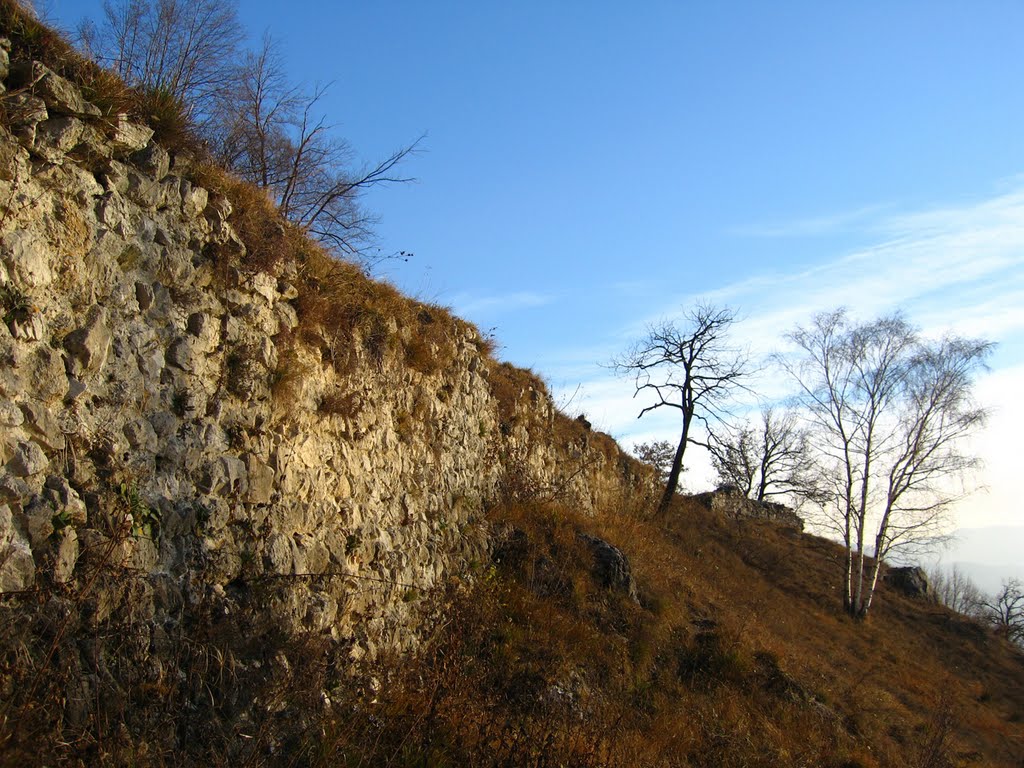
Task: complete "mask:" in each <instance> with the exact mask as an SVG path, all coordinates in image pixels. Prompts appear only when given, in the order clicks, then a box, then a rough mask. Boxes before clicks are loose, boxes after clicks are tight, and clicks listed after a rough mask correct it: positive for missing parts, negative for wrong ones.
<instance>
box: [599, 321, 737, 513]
mask: <svg viewBox="0 0 1024 768" xmlns="http://www.w3.org/2000/svg"><path fill="white" fill-rule="evenodd" d="M684 320H685V324H684V325H683V326H679V325H677V324H676V323H675V322H673V321H671V320H663V321H661V322H659V323H656V324H654V325H651V326H649V327H648V329H647V335H646V336H644V338H643V339H641V340H639V341H638V342H636V343H635V344H633V346H632V347H630V349H629V350H627V351H626V353H625V354H624V355H622V356H621V357H619V358H617V359H616V360H614V361H613V364H614V366H615V368H616V370H618V371H619V372H620V373H622V374H624V375H628V376H630V377H631V378H632V379H633V383H634V387H635V391H634V393H633V396H634V397H636V396H638V395H640V394H643V395H645V396H652V397H653V398H654V403H653V404H652V405H648V406H646V407H645V408H643V409H642V410H641V411H640V414H639V416H638V418H639V417H642V416H643V415H644V414H646V413H649V412H650V411H653V410H655V409H657V408H671V409H674V410H677V411H679V414H680V415H681V416H682V419H683V428H682V433H681V434H680V436H679V442H678V444H677V447H676V450H675V454H674V456H673V458H672V465H671V467H670V468H669V474H668V479H667V480H666V482H665V492H664V493H663V494H662V497H661V501H660V502H659V504H658V514H659V515H662V514H664V513H665V512H666V511H667V510H668V507H669V504H670V503H671V502H672V498H673V496H674V495H675V492H676V486H677V485H678V483H679V473H680V471H681V470H682V466H683V455H684V454H685V452H686V447H687V445H689V444H690V443H692V442H698V440H697V436H696V433H695V432H694V422H700V423H702V424H703V425H704V426H705V427H707V426H708V422H709V421H716V420H718V419H719V418H720V416H721V413H722V411H723V408H724V406H725V403H726V401H727V400H728V399H729V398H730V397H731V395H732V394H733V393H734V391H735V390H736V389H737V388H738V387H742V385H743V384H742V382H743V379H744V377H745V376H746V375H747V367H748V362H747V357H746V355H745V354H743V353H742V352H740V351H739V350H737V349H734V348H733V347H731V346H730V345H729V343H728V334H729V330H730V328H732V325H733V323H734V322H735V320H736V317H735V315H734V314H733V312H732V311H731V310H729V309H720V308H716V307H713V306H711V305H708V304H700V305H698V306H697V307H695V308H694V309H693V310H691V311H689V312H687V313H686V314H685V316H684ZM701 444H702V443H701Z"/></svg>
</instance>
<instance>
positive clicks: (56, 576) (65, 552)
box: [53, 526, 78, 584]
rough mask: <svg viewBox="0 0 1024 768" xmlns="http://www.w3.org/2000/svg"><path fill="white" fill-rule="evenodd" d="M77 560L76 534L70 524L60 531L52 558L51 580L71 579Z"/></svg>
mask: <svg viewBox="0 0 1024 768" xmlns="http://www.w3.org/2000/svg"><path fill="white" fill-rule="evenodd" d="M77 562H78V534H77V533H76V532H75V529H74V528H72V527H71V526H68V527H66V528H63V529H62V530H61V532H60V542H59V543H58V544H57V551H56V553H55V554H54V558H53V580H54V581H56V582H57V583H58V584H63V583H65V582H68V581H71V576H72V574H73V573H74V570H75V564H76V563H77Z"/></svg>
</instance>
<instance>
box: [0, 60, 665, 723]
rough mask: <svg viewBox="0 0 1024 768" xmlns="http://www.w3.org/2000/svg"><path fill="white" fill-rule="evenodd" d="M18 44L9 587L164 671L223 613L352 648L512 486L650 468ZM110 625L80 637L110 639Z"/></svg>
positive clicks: (347, 659) (590, 481)
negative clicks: (105, 108) (177, 649)
mask: <svg viewBox="0 0 1024 768" xmlns="http://www.w3.org/2000/svg"><path fill="white" fill-rule="evenodd" d="M9 48H10V46H9V45H8V44H6V43H5V41H0V51H2V52H3V55H2V56H0V59H2V61H0V64H3V66H2V67H0V75H3V76H5V79H4V80H3V87H4V89H5V90H6V96H5V97H4V99H5V107H6V109H5V114H6V121H5V124H3V125H2V126H0V302H2V314H3V322H2V323H0V467H2V469H0V591H2V592H3V593H5V596H10V595H11V594H13V593H25V592H32V593H33V594H40V595H42V594H45V593H47V592H48V591H49V592H52V593H53V597H52V599H51V602H50V603H48V605H49V608H48V610H52V611H55V612H56V613H57V614H59V615H60V616H63V617H64V619H62V621H65V622H66V624H67V629H66V630H62V632H65V634H66V635H67V636H71V635H72V634H73V632H74V627H78V626H80V625H82V624H81V623H82V622H85V624H87V625H88V626H90V627H92V629H93V630H94V631H95V629H96V627H105V628H106V629H107V630H109V631H110V632H123V633H124V637H125V642H124V643H123V644H122V645H120V646H119V648H122V649H123V648H130V647H136V646H137V648H138V649H140V650H139V651H138V653H137V654H136V657H133V662H134V663H138V664H139V665H140V666H139V669H138V674H141V675H143V676H151V677H152V678H153V679H154V680H156V679H162V676H163V675H164V674H165V673H166V670H167V668H168V663H169V662H168V658H167V656H166V654H164V653H163V651H162V650H161V649H167V648H169V647H172V646H174V645H175V644H176V643H177V644H178V645H179V646H180V645H181V644H185V646H187V647H193V646H194V645H195V643H196V642H198V641H197V640H196V636H192V635H189V632H192V631H199V630H198V629H196V628H197V627H202V626H207V625H208V624H209V621H213V619H210V617H220V618H219V619H216V621H214V624H216V623H217V621H221V620H223V619H224V617H232V619H231V620H232V621H235V620H238V617H245V616H257V615H258V616H260V617H261V618H260V621H262V622H263V625H272V627H273V630H274V631H275V632H278V633H283V636H285V637H289V636H300V635H301V636H310V635H312V636H315V637H319V638H322V639H323V640H324V641H325V642H328V643H329V644H330V647H331V648H333V649H334V650H333V651H332V652H331V655H332V658H333V659H334V661H332V662H331V664H332V665H334V666H333V667H332V668H338V674H344V672H345V670H344V669H342V668H343V667H344V666H345V664H349V663H355V662H361V663H367V662H370V661H373V660H376V659H380V658H383V657H385V656H388V655H392V654H396V653H403V652H407V651H409V650H410V649H413V648H414V647H415V646H416V643H417V641H418V638H419V637H420V634H421V631H422V628H423V627H424V622H425V621H427V620H428V619H429V617H430V616H431V615H433V614H435V613H436V612H437V611H438V610H439V609H440V605H441V603H442V602H443V596H444V594H445V590H447V589H450V588H451V586H452V585H453V584H458V583H459V582H465V581H466V580H472V579H473V578H474V577H475V573H476V571H477V569H479V568H480V567H481V564H483V563H486V562H487V561H488V559H489V553H488V549H489V547H490V541H489V530H488V526H487V524H486V522H485V520H484V518H483V515H482V512H483V510H484V508H485V506H486V505H487V504H488V503H490V502H491V501H493V500H494V499H495V498H497V497H498V496H501V495H505V496H513V497H514V496H516V495H524V494H525V495H532V496H534V497H537V496H540V497H547V496H550V497H552V498H555V497H557V498H561V499H564V500H569V501H571V502H572V503H574V504H575V505H577V506H579V507H580V508H582V509H584V510H586V509H590V508H593V507H594V506H595V505H597V504H602V503H610V502H614V501H615V500H616V499H618V498H621V497H622V496H623V495H626V494H631V493H634V492H636V491H638V490H643V489H644V488H646V486H647V484H648V482H649V480H650V477H649V473H648V472H647V471H646V470H645V469H644V468H643V467H641V466H640V465H637V464H636V463H635V462H633V461H632V460H631V459H629V458H628V457H627V456H625V455H624V454H622V453H621V452H620V451H619V449H618V447H617V446H616V445H615V444H614V442H613V441H611V440H610V438H608V437H607V436H604V435H601V434H600V433H596V432H592V431H591V430H589V429H588V428H586V427H585V426H583V425H580V424H575V423H574V422H573V421H572V420H571V419H568V418H566V417H564V416H562V415H561V414H558V413H557V412H556V411H555V408H554V406H553V404H552V401H551V398H550V396H549V395H548V394H547V392H546V390H545V389H544V387H543V385H542V384H541V383H540V382H539V381H538V380H537V379H536V377H534V376H532V375H531V374H528V373H526V372H522V371H516V370H515V369H512V368H510V367H509V366H505V365H499V364H497V363H495V362H494V361H493V360H492V359H490V357H489V356H488V354H487V344H486V343H485V341H484V340H483V339H482V338H481V336H480V334H479V333H478V332H477V331H476V329H474V328H473V327H471V326H470V325H468V324H466V323H464V322H462V321H459V320H458V319H456V318H452V317H451V316H450V315H448V314H447V313H446V312H444V311H443V310H439V309H438V308H436V307H429V306H426V305H421V304H417V303H416V302H414V301H412V300H409V299H406V298H404V297H400V296H398V294H397V293H396V292H395V291H393V289H390V288H388V287H387V286H381V285H378V284H375V283H373V282H372V281H370V280H368V279H367V278H366V277H365V276H364V275H363V274H361V273H360V272H359V270H358V269H356V268H354V267H352V266H351V265H345V264H341V263H338V262H335V261H333V260H332V259H330V258H329V257H328V256H327V255H325V254H323V253H322V252H319V251H318V250H317V249H316V248H315V247H314V246H312V245H310V244H308V243H307V244H300V245H298V246H294V248H293V250H294V252H289V253H285V252H284V251H282V249H283V248H284V246H285V245H287V244H289V243H294V238H295V237H296V236H297V235H296V233H291V232H289V231H288V230H287V228H286V226H285V225H284V224H283V223H278V224H275V225H274V227H276V229H273V227H271V229H273V231H272V232H271V234H270V235H265V237H268V238H269V240H265V241H257V240H254V239H253V238H252V237H251V236H250V233H249V232H247V231H244V230H245V227H246V226H247V225H246V224H245V222H246V221H249V220H251V218H252V211H250V210H246V209H245V206H246V205H247V204H249V203H252V200H253V196H254V195H256V196H257V197H258V193H254V192H253V191H251V190H249V191H247V192H246V191H243V192H239V191H238V189H239V185H238V183H237V182H236V181H233V180H231V179H230V177H228V176H226V175H225V174H224V173H223V172H220V171H217V170H216V169H211V168H209V167H206V166H204V164H203V163H202V162H201V161H200V160H198V159H197V158H196V157H195V156H194V155H192V154H190V153H189V152H186V151H168V150H167V149H165V148H164V147H162V146H161V145H160V144H158V143H156V142H155V141H154V139H153V136H154V133H153V130H152V129H151V128H149V127H147V126H145V125H142V124H139V123H137V122H133V121H132V120H131V119H129V118H128V117H127V116H126V115H123V114H114V115H107V114H103V113H102V111H101V110H100V109H99V108H97V107H96V106H95V105H93V104H91V103H90V102H89V100H88V99H87V98H86V97H85V95H84V94H83V92H82V90H81V89H80V88H79V87H78V86H76V85H75V84H74V83H72V82H70V81H69V80H68V79H66V78H64V77H62V76H61V75H59V74H57V73H56V72H54V71H52V70H50V69H48V68H47V67H46V66H44V65H43V64H41V63H39V62H25V61H22V62H20V63H18V64H17V65H12V66H11V68H10V72H9V73H8V72H7V71H6V70H7V66H6V65H7V60H8V56H7V51H8V49H9ZM246 195H248V197H246ZM263 204H264V205H265V201H264V203H263ZM257 213H258V212H257ZM246 216H249V217H250V219H246ZM265 218H266V217H264V219H265ZM261 224H262V225H265V224H266V221H265V220H264V221H262V222H261ZM268 243H269V245H268ZM367 297H368V298H367ZM339 302H340V304H339ZM374 302H376V303H374ZM387 302H390V304H388V303H387ZM388 307H390V309H388ZM98 574H101V575H102V574H105V575H103V577H102V578H100V576H98ZM108 577H109V578H108ZM72 616H74V617H75V618H72ZM204 622H205V623H204ZM242 624H244V622H242ZM242 624H240V625H239V626H242ZM82 626H84V625H82ZM210 626H213V625H210ZM190 627H191V628H192V629H190ZM204 631H205V630H204ZM132 644H134V646H133V645H132ZM181 647H184V646H181ZM142 649H145V650H142ZM153 649H155V650H153ZM92 652H94V653H96V654H97V658H99V661H96V660H95V659H93V660H92V661H90V660H88V659H86V658H85V657H84V656H83V657H82V658H81V659H78V658H77V657H75V659H71V658H69V659H65V660H64V661H63V662H62V663H65V664H66V665H68V666H67V668H69V669H71V668H77V667H76V666H75V665H79V666H81V665H82V664H93V665H94V666H95V664H97V663H99V664H100V665H101V666H102V665H103V664H104V663H108V661H104V659H103V658H102V656H103V654H102V653H101V652H100V651H99V650H96V648H93V649H92ZM82 653H85V651H83V652H82ZM76 659H77V660H76ZM234 663H235V664H236V668H235V669H234V672H233V674H242V672H241V671H239V670H243V671H244V669H245V668H246V665H247V664H255V665H256V666H255V667H252V669H261V667H260V666H259V665H260V664H261V663H262V662H259V661H254V660H248V661H247V660H246V659H244V658H241V657H238V658H236V659H235V662H234ZM109 664H110V665H111V667H113V661H112V660H109ZM114 682H116V685H114ZM114 682H112V685H114V688H118V686H120V685H122V684H123V683H122V681H114ZM94 684H95V681H93V683H90V682H89V681H88V676H87V675H84V674H83V676H82V681H81V685H80V686H79V688H80V690H79V689H78V688H76V689H75V690H73V691H72V692H71V693H70V694H69V695H70V696H71V697H72V698H75V697H78V698H80V699H81V700H82V701H89V696H91V695H93V694H94V693H95V692H94V691H93V692H92V693H90V690H91V689H90V688H89V686H90V685H94ZM324 695H326V694H324ZM78 698H75V700H78ZM83 706H84V705H83ZM83 711H84V710H83ZM82 716H83V717H85V715H84V714H83V715H82Z"/></svg>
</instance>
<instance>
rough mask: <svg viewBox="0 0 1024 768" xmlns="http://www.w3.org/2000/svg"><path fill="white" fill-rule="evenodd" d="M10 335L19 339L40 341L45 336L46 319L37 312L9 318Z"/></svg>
mask: <svg viewBox="0 0 1024 768" xmlns="http://www.w3.org/2000/svg"><path fill="white" fill-rule="evenodd" d="M10 328H11V335H12V336H14V338H16V339H18V340H19V341H42V340H43V339H44V338H45V337H46V321H45V320H43V316H42V315H41V314H40V313H39V312H32V311H29V312H28V313H27V315H26V316H23V317H14V318H12V319H11V325H10Z"/></svg>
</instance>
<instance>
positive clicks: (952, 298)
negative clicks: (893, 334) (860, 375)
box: [572, 180, 1024, 522]
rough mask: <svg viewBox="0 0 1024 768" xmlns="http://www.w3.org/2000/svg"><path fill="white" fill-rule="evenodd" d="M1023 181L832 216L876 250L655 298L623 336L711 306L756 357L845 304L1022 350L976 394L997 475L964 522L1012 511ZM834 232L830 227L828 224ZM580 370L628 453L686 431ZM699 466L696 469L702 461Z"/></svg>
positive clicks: (1021, 342) (601, 373)
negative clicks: (719, 307) (964, 198)
mask: <svg viewBox="0 0 1024 768" xmlns="http://www.w3.org/2000/svg"><path fill="white" fill-rule="evenodd" d="M1018 183H1019V186H1018V187H1017V188H1015V189H1010V190H1005V191H1003V192H1002V193H1000V194H998V195H995V196H993V197H991V198H989V199H986V200H981V201H976V202H973V203H967V204H963V205H958V206H941V207H934V208H931V209H928V210H922V211H914V212H904V213H899V214H896V213H891V212H890V213H888V214H887V215H885V216H884V217H883V216H878V215H876V213H877V212H870V213H869V209H865V211H864V212H858V213H857V214H856V215H854V214H852V213H851V214H847V215H845V216H840V217H834V218H835V220H834V221H833V222H832V224H833V225H836V226H838V225H839V224H843V225H847V224H850V225H852V224H853V223H856V221H858V220H859V221H860V223H861V224H863V225H864V226H865V227H866V228H869V229H870V231H871V233H872V236H873V237H875V238H876V242H875V243H874V244H872V245H870V246H868V247H864V248H859V249H857V250H854V251H852V252H847V253H840V254H835V255H834V256H833V257H832V258H831V259H828V260H825V261H822V262H821V263H819V264H816V265H814V266H812V267H809V268H804V269H801V270H798V271H793V272H788V273H787V272H774V273H760V274H750V275H746V276H744V277H743V278H742V279H740V280H737V281H735V282H732V283H729V284H726V285H721V286H717V287H715V286H705V287H699V286H698V287H696V288H695V289H694V290H693V292H691V293H686V294H677V295H668V294H665V293H663V294H662V295H661V296H660V297H658V298H657V299H655V300H654V302H653V303H654V307H653V308H652V310H653V311H650V313H649V314H647V313H645V314H646V316H644V317H638V318H637V320H636V322H635V323H631V324H630V325H629V327H627V328H624V329H623V332H622V333H621V334H617V336H619V337H620V338H636V337H637V336H638V335H639V334H640V333H642V331H643V327H644V325H645V324H646V323H647V322H650V321H652V320H655V319H657V318H659V317H666V316H667V317H671V316H673V315H675V314H677V313H678V312H679V308H680V307H681V306H684V307H685V306H692V305H693V304H694V302H696V301H697V300H699V299H706V300H709V301H711V302H714V303H717V304H726V305H729V306H732V307H734V308H736V309H737V310H738V311H739V312H740V314H741V316H742V318H743V319H742V320H741V322H740V323H738V325H737V328H736V334H735V335H736V338H737V339H739V340H742V341H743V342H744V343H746V344H749V346H750V348H751V350H752V351H753V352H754V353H755V354H759V353H767V352H769V351H772V350H773V349H778V348H780V346H782V345H783V335H784V334H785V332H786V331H788V330H790V329H792V328H793V327H794V326H795V325H797V324H798V323H806V322H807V321H808V320H809V319H810V318H811V316H812V315H813V314H814V313H815V312H819V311H824V310H828V309H832V308H834V307H837V306H847V307H849V309H850V311H851V312H852V313H853V314H854V315H855V316H857V317H860V318H864V319H869V318H871V317H875V316H877V315H879V314H882V313H885V312H889V311H892V310H894V309H897V308H899V309H903V310H905V311H906V312H907V314H908V316H909V317H910V320H911V321H912V322H914V323H915V324H918V325H919V326H921V327H922V328H923V329H924V331H925V332H926V333H928V334H940V333H944V332H947V331H951V332H954V333H957V334H961V335H967V336H981V337H985V338H988V339H991V340H994V341H997V342H1004V343H1005V348H1006V349H1007V350H1011V349H1012V350H1015V351H1014V352H1012V353H1010V352H1007V353H1005V354H1003V353H1001V354H999V355H997V359H996V363H997V365H996V370H995V371H994V377H993V378H986V379H985V380H983V382H982V383H981V385H980V386H979V393H978V394H979V399H981V400H982V401H983V402H985V403H986V404H987V405H990V406H992V407H993V408H994V409H995V412H996V413H997V414H998V416H997V417H996V419H994V421H993V427H992V428H991V429H990V430H989V431H988V432H986V433H985V434H984V435H982V436H979V438H978V441H977V447H978V452H979V454H980V455H981V457H982V458H983V460H984V461H986V463H988V464H989V465H990V467H991V468H992V469H991V471H990V476H989V477H987V478H982V479H981V482H982V483H985V484H988V485H990V486H991V487H992V494H991V495H990V496H989V497H978V500H976V501H975V502H973V503H972V505H968V506H965V507H964V516H963V517H964V519H969V517H968V513H970V512H974V513H975V514H977V509H976V508H977V507H978V505H979V500H980V502H981V503H987V504H989V505H992V503H993V502H996V503H997V505H998V504H1001V503H1005V501H1004V496H1005V495H1006V493H1008V491H1005V492H1004V491H1000V490H999V489H1000V488H1002V486H1003V485H1005V484H1006V483H1007V482H1008V481H1007V480H1006V479H1005V478H1004V477H1003V475H1006V472H1005V468H1004V464H1005V457H1006V456H1016V455H1017V453H1018V451H1016V448H1015V443H1014V441H1016V440H1017V435H1019V432H1014V433H1013V434H1012V435H1010V434H1008V433H1007V431H1006V430H1005V429H1002V428H1000V427H999V426H998V424H996V421H998V422H999V424H1003V423H1006V424H1014V425H1018V424H1021V423H1024V404H1021V402H1020V400H1019V392H1020V389H1019V383H1020V380H1021V379H1020V376H1021V374H1020V371H1021V370H1024V359H1021V358H1020V350H1021V349H1024V183H1020V182H1019V180H1018ZM827 223H828V222H826V221H825V220H822V221H821V223H820V226H821V227H822V228H824V226H825V225H826V224H827ZM805 229H808V230H810V229H813V227H806V228H805ZM649 305H650V303H649ZM659 308H661V309H662V311H661V312H658V311H657V310H658V309H659ZM610 345H611V342H609V349H607V350H604V351H603V354H602V353H597V352H598V351H596V350H590V351H592V352H594V353H595V354H594V357H593V358H592V359H593V360H595V361H599V360H607V359H609V358H610V357H611V356H612V354H614V353H615V352H617V351H620V350H618V349H611V348H610ZM572 369H573V371H574V372H575V373H578V374H579V375H580V379H579V380H582V396H581V397H578V398H577V403H578V406H577V407H579V408H580V409H582V410H584V411H586V412H587V414H588V417H592V421H594V423H595V424H600V425H601V426H602V428H604V429H607V430H609V431H611V432H612V433H613V434H615V435H616V436H618V437H620V438H623V439H624V440H625V441H626V442H627V443H628V442H633V441H635V440H638V439H640V440H643V439H650V437H651V436H653V435H655V434H661V436H662V437H671V436H673V435H674V434H675V432H676V430H677V429H678V424H677V423H676V422H675V421H673V420H671V419H669V418H665V419H662V418H661V417H660V416H653V417H652V416H648V417H645V418H644V419H643V421H642V422H638V421H637V420H636V414H637V412H638V411H639V408H640V407H642V404H638V403H637V402H636V401H634V400H633V399H632V394H633V391H632V387H631V385H630V383H629V382H627V381H623V380H621V379H616V378H615V376H614V375H613V374H612V373H611V372H610V371H608V370H607V369H603V368H600V367H598V366H597V365H594V366H593V367H591V368H590V374H589V375H587V374H586V373H585V372H584V370H583V367H582V366H580V365H578V364H577V365H574V366H572ZM579 380H578V381H579ZM997 384H998V386H997ZM572 386H573V387H575V386H576V382H574V383H573V384H572ZM757 387H758V388H760V389H761V391H762V392H764V393H765V394H766V395H768V396H774V394H776V393H781V392H782V391H783V390H784V382H783V380H782V378H781V377H780V376H778V375H774V374H769V375H768V376H765V377H763V380H762V381H761V382H759V383H758V385H757ZM693 459H694V461H695V462H698V463H699V462H700V458H699V457H698V456H694V457H693ZM1014 471H1016V470H1014ZM697 474H699V472H698V473H697ZM1013 492H1015V490H1014V491H1013ZM1000 494H1003V495H1000ZM986 499H987V502H986V501H985V500H986ZM972 506H973V507H975V508H974V509H972ZM1006 514H1009V509H1008V508H1007V509H1006V510H1002V509H998V510H997V509H992V510H991V513H990V514H989V516H988V517H986V518H985V521H986V522H992V521H997V520H1000V519H1004V517H1005V515H1006Z"/></svg>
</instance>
